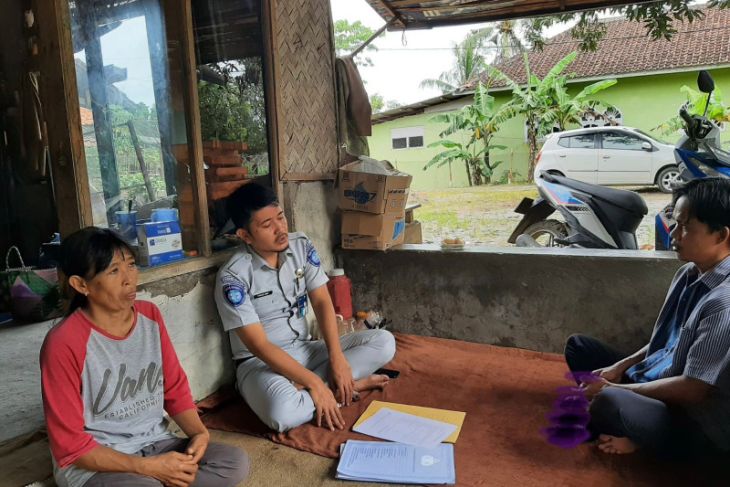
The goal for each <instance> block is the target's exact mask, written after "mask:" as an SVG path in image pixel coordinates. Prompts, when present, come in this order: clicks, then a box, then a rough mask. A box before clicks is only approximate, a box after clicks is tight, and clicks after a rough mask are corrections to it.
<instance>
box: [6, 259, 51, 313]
mask: <svg viewBox="0 0 730 487" xmlns="http://www.w3.org/2000/svg"><path fill="white" fill-rule="evenodd" d="M13 252H15V254H16V256H17V258H18V260H19V261H20V267H14V268H11V267H10V256H11V254H12V253H13ZM0 287H2V290H0V294H2V295H3V296H4V299H6V300H8V301H9V303H10V312H11V313H12V315H13V319H15V320H18V321H44V320H48V319H51V318H55V317H58V316H60V315H61V291H60V288H59V285H58V271H57V270H56V268H50V269H35V268H33V267H28V266H26V265H25V263H24V262H23V257H22V256H21V255H20V250H18V248H17V247H10V249H8V253H7V254H6V255H5V270H4V271H2V272H0Z"/></svg>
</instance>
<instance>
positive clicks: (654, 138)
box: [634, 129, 672, 145]
mask: <svg viewBox="0 0 730 487" xmlns="http://www.w3.org/2000/svg"><path fill="white" fill-rule="evenodd" d="M634 131H636V132H638V133H640V134H641V135H643V136H644V137H649V138H650V139H652V140H656V141H657V142H661V143H662V144H667V145H672V144H670V143H669V142H667V141H666V140H663V139H660V138H659V137H657V136H655V135H649V134H647V133H646V132H644V131H643V130H641V129H634Z"/></svg>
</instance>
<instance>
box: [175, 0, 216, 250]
mask: <svg viewBox="0 0 730 487" xmlns="http://www.w3.org/2000/svg"><path fill="white" fill-rule="evenodd" d="M179 1H180V11H179V12H180V16H179V17H178V18H176V19H175V20H179V21H180V22H181V32H182V38H181V39H180V40H181V45H182V52H183V74H184V79H185V88H184V94H185V112H186V113H187V117H186V119H187V122H188V123H187V129H188V148H189V151H190V176H191V178H192V183H193V201H194V203H195V217H196V221H197V223H198V229H199V231H198V249H199V252H201V253H202V254H203V255H211V254H212V249H211V244H210V219H209V217H208V198H207V195H206V189H205V170H204V168H203V134H202V129H201V126H200V101H199V100H198V75H197V72H196V66H197V64H196V61H195V39H194V33H193V9H192V5H191V3H190V2H191V0H179Z"/></svg>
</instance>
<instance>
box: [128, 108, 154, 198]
mask: <svg viewBox="0 0 730 487" xmlns="http://www.w3.org/2000/svg"><path fill="white" fill-rule="evenodd" d="M127 127H129V135H130V136H131V137H132V145H134V152H135V153H136V154H137V161H138V162H139V169H140V171H142V177H143V178H144V186H145V188H147V196H149V198H150V203H151V202H153V201H155V190H154V189H153V188H152V182H151V181H150V175H149V173H148V172H147V164H145V162H144V154H143V153H142V147H140V145H139V138H138V137H137V130H136V129H135V128H134V123H133V122H132V121H131V120H129V121H128V122H127Z"/></svg>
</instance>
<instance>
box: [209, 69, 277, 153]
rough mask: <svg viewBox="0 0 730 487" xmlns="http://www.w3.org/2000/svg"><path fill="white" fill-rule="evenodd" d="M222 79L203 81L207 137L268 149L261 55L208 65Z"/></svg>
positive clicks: (257, 149) (253, 148) (263, 149)
mask: <svg viewBox="0 0 730 487" xmlns="http://www.w3.org/2000/svg"><path fill="white" fill-rule="evenodd" d="M208 68H210V69H211V70H212V71H213V72H214V73H217V74H218V76H219V77H220V82H218V83H213V82H208V81H200V82H199V83H198V97H199V99H200V121H201V126H202V127H201V128H202V134H203V139H204V140H225V141H234V142H245V143H247V144H248V146H249V150H250V151H251V152H254V153H257V152H265V151H266V150H267V149H268V143H267V139H266V109H265V104H264V87H263V86H264V83H263V69H262V68H261V61H260V60H259V59H257V58H248V59H239V60H237V61H231V62H225V63H218V64H211V65H208Z"/></svg>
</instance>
